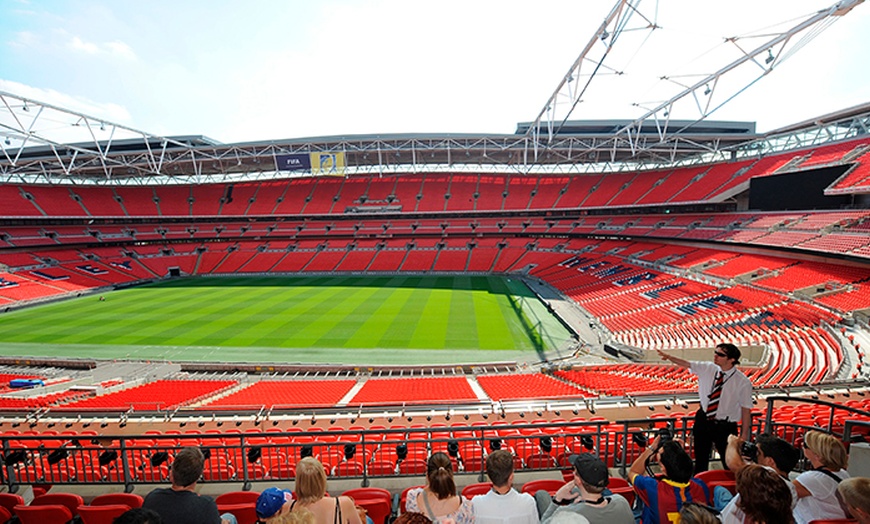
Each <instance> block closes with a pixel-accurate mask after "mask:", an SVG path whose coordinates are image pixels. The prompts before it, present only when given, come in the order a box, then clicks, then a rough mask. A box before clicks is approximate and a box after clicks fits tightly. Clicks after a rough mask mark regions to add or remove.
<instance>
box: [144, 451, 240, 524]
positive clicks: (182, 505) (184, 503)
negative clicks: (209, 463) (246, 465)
mask: <svg viewBox="0 0 870 524" xmlns="http://www.w3.org/2000/svg"><path fill="white" fill-rule="evenodd" d="M204 464H205V457H204V456H203V454H202V451H200V450H199V448H196V447H188V448H182V449H181V451H179V452H178V453H177V454H176V455H175V459H174V460H173V461H172V467H171V468H170V469H169V481H170V482H171V484H172V485H171V486H170V487H168V488H157V489H155V490H154V491H152V492H151V493H149V494H148V495H147V496H146V497H145V501H144V502H143V503H142V507H143V508H146V509H151V510H154V511H155V512H157V514H158V515H160V518H161V519H162V520H163V523H164V524H220V523H221V522H223V523H224V524H235V523H236V518H235V517H234V516H233V515H232V514H229V513H228V514H226V515H220V514H219V513H218V508H217V504H215V501H214V499H212V498H210V497H200V496H199V494H197V493H196V483H197V482H198V481H199V478H200V477H201V476H202V470H203V466H204Z"/></svg>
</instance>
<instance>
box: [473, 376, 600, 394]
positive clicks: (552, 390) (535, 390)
mask: <svg viewBox="0 0 870 524" xmlns="http://www.w3.org/2000/svg"><path fill="white" fill-rule="evenodd" d="M477 382H478V383H479V384H480V387H482V388H483V390H484V391H485V392H486V394H487V396H489V398H491V399H492V400H518V399H535V398H538V399H556V398H564V397H585V396H589V394H588V393H587V392H585V391H583V390H580V389H578V388H576V387H574V386H571V385H569V384H566V383H564V382H561V381H559V380H556V379H554V378H552V377H550V376H547V375H543V374H540V373H535V374H528V373H527V374H521V375H516V374H511V375H480V376H478V377H477Z"/></svg>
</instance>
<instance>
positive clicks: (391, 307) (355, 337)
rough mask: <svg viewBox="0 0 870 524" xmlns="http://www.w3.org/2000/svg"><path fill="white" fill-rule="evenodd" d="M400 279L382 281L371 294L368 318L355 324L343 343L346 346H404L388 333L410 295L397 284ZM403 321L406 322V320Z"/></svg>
mask: <svg viewBox="0 0 870 524" xmlns="http://www.w3.org/2000/svg"><path fill="white" fill-rule="evenodd" d="M401 280H403V279H400V278H399V277H396V278H394V279H389V280H386V281H384V283H383V286H382V287H380V288H379V289H378V290H377V291H376V292H375V294H374V295H372V297H371V304H370V306H371V307H372V309H371V310H370V314H369V316H368V318H365V319H363V321H362V322H361V323H360V324H359V325H358V326H356V331H355V332H354V333H352V334H351V335H350V336H349V337H348V339H347V342H346V343H345V346H346V347H351V348H358V347H378V348H388V347H389V348H400V347H406V344H405V343H404V341H402V343H400V344H396V343H395V338H393V336H392V333H390V327H391V326H392V325H393V324H394V323H395V322H396V319H397V318H399V317H402V311H403V309H404V308H405V305H406V304H407V299H408V297H409V296H410V292H409V290H407V289H405V288H402V287H400V286H399V285H398V284H399V283H400V282H401ZM403 321H404V322H407V320H403Z"/></svg>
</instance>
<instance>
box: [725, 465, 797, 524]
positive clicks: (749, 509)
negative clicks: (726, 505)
mask: <svg viewBox="0 0 870 524" xmlns="http://www.w3.org/2000/svg"><path fill="white" fill-rule="evenodd" d="M736 476H737V494H738V495H739V496H740V500H739V501H738V502H737V506H738V507H739V508H740V511H741V512H742V513H743V515H744V517H743V520H741V521H740V523H741V524H794V517H793V515H792V513H791V492H790V491H789V489H788V486H786V485H785V483H784V482H782V481H781V479H780V477H779V475H778V474H777V473H776V472H775V471H773V470H771V469H769V468H765V467H764V466H759V465H758V464H749V465H747V466H745V467H743V468H741V469H740V470H739V471H737V473H736Z"/></svg>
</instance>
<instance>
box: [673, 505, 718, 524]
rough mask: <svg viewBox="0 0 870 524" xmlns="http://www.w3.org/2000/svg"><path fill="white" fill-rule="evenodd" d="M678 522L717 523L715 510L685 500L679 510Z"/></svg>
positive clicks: (681, 523)
mask: <svg viewBox="0 0 870 524" xmlns="http://www.w3.org/2000/svg"><path fill="white" fill-rule="evenodd" d="M679 522H680V524H719V523H720V520H719V517H717V516H716V510H715V509H714V508H711V507H710V506H705V505H703V504H698V503H696V502H686V503H685V504H683V509H681V510H680V521H679Z"/></svg>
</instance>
